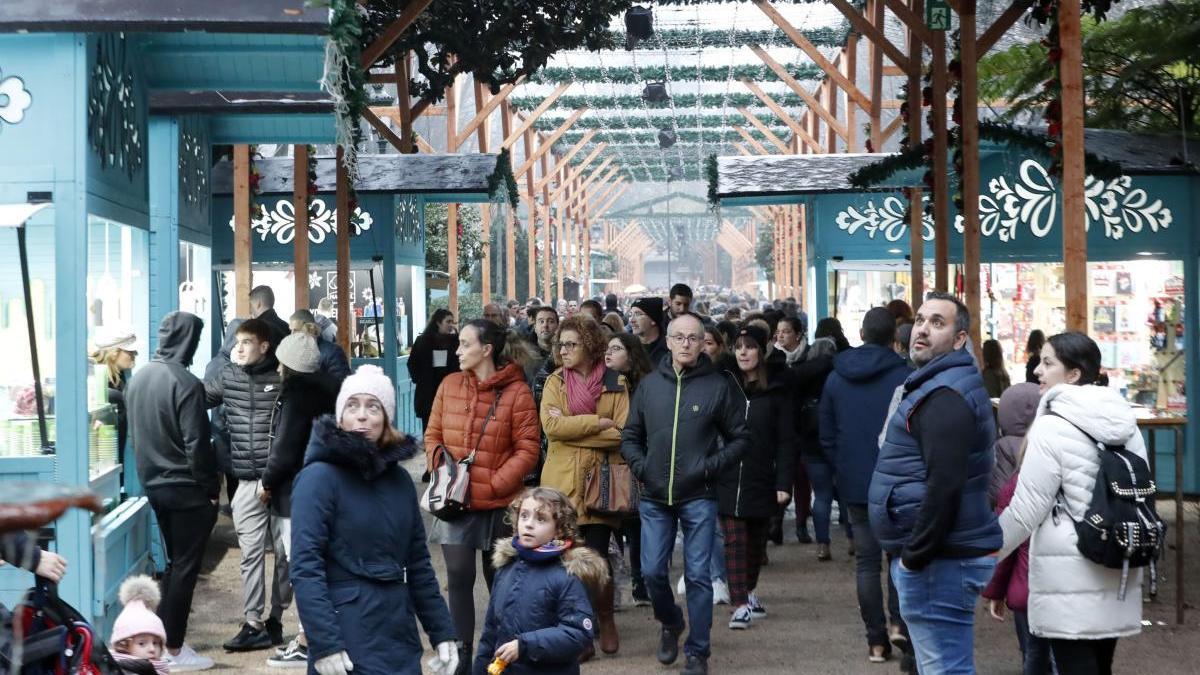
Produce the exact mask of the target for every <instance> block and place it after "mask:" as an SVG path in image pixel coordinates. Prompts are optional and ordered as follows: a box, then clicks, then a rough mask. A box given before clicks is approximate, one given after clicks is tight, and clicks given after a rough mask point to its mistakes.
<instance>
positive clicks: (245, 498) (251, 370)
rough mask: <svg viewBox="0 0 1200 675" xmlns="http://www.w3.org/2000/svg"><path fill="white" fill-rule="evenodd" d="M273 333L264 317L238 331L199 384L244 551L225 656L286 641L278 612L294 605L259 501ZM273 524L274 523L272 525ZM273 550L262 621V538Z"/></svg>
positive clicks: (272, 392)
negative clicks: (218, 419) (221, 450)
mask: <svg viewBox="0 0 1200 675" xmlns="http://www.w3.org/2000/svg"><path fill="white" fill-rule="evenodd" d="M270 339H271V329H270V327H269V326H267V324H266V323H264V322H263V321H262V320H261V319H248V320H247V321H245V322H243V323H242V324H241V325H240V326H238V328H237V332H236V340H237V341H236V342H235V343H234V347H233V351H232V352H231V353H230V363H227V364H225V366H224V367H222V368H221V369H220V370H219V371H217V372H216V373H215V374H214V375H213V377H211V378H208V379H206V380H205V382H204V388H205V390H206V398H207V401H208V405H209V407H212V406H216V405H218V404H221V403H224V410H225V412H224V416H225V426H226V427H227V428H228V429H229V440H230V457H231V459H232V464H233V475H234V476H235V477H236V478H237V480H238V486H237V491H236V492H235V493H234V495H233V502H232V503H231V506H232V507H233V526H234V529H235V530H236V532H237V537H238V547H239V548H241V550H242V563H241V572H242V600H243V603H244V612H245V623H244V624H243V625H242V628H241V630H240V631H238V634H237V635H236V636H234V637H233V638H232V639H231V640H229V641H228V642H226V643H225V644H224V647H225V649H226V650H227V651H231V652H237V651H254V650H257V649H266V648H268V647H270V646H272V645H275V646H279V645H282V644H283V622H282V620H281V619H282V617H283V612H284V610H286V609H287V607H288V605H290V604H291V602H292V584H291V581H290V579H289V578H288V569H287V556H286V555H285V554H284V546H283V542H282V541H280V540H279V537H280V535H281V533H282V530H281V526H282V523H280V522H278V516H272V514H271V513H270V511H269V510H268V508H267V505H266V504H265V503H263V501H262V494H263V488H262V475H263V472H264V471H266V468H267V459H268V457H269V456H270V452H271V412H272V410H273V408H274V404H275V399H276V398H278V397H279V385H280V379H279V373H278V372H277V369H278V367H279V362H278V361H277V360H276V358H275V353H274V349H273V348H272V346H271V344H270ZM273 521H274V522H273ZM268 538H270V539H271V540H272V541H273V542H274V547H275V571H274V577H273V583H272V587H271V612H270V615H269V616H268V617H267V618H266V620H265V621H264V619H263V608H264V605H265V604H266V589H265V588H264V576H265V568H266V562H265V558H266V549H267V541H268Z"/></svg>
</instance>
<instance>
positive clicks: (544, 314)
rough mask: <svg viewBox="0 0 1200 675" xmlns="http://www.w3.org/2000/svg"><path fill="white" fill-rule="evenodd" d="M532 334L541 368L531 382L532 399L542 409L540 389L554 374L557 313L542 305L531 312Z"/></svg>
mask: <svg viewBox="0 0 1200 675" xmlns="http://www.w3.org/2000/svg"><path fill="white" fill-rule="evenodd" d="M533 334H534V336H535V337H537V342H535V343H534V346H535V347H537V350H538V357H539V358H541V360H542V367H541V368H538V373H537V376H536V377H535V378H534V380H533V398H534V400H535V402H536V403H537V406H538V408H539V409H540V408H541V407H542V388H543V387H545V386H546V378H547V377H549V376H550V373H553V372H554V352H553V349H554V336H555V335H558V312H556V311H554V308H553V307H550V306H548V305H543V306H541V307H538V308H537V309H535V310H534V312H533Z"/></svg>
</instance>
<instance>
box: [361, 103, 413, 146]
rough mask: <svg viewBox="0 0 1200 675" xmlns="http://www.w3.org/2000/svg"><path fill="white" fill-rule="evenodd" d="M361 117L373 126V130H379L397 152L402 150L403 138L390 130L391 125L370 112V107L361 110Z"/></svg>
mask: <svg viewBox="0 0 1200 675" xmlns="http://www.w3.org/2000/svg"><path fill="white" fill-rule="evenodd" d="M363 119H365V120H366V121H367V122H369V123H370V124H371V126H372V127H374V128H375V131H378V132H379V135H380V136H383V137H384V138H385V139H387V142H388V143H391V144H392V147H393V148H395V149H396V151H397V152H401V153H403V152H404V148H405V145H404V140H403V139H401V138H400V137H399V136H397V135H396V132H394V131H392V129H391V127H389V126H388V125H387V124H385V123H384V121H383V120H381V119H379V116H378V115H376V114H375V113H373V112H371V109H370V108H366V109H365V110H363ZM409 147H411V146H409Z"/></svg>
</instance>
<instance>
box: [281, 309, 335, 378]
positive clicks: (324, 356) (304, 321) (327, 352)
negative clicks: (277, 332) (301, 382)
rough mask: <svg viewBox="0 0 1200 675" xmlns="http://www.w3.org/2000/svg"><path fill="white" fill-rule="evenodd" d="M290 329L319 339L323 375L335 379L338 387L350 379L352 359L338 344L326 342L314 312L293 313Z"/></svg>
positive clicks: (305, 310)
mask: <svg viewBox="0 0 1200 675" xmlns="http://www.w3.org/2000/svg"><path fill="white" fill-rule="evenodd" d="M310 326H311V327H310ZM288 327H289V328H291V330H292V332H293V333H299V332H305V333H308V334H309V335H312V336H313V337H315V338H316V339H317V349H318V350H319V351H320V353H321V365H320V367H319V370H320V371H321V372H322V373H325V374H326V375H328V376H329V377H331V378H333V380H334V382H336V383H337V384H338V385H341V383H342V380H344V379H346V378H347V377H350V359H348V358H346V352H345V350H343V349H342V346H341V345H339V344H338V343H336V342H333V341H330V340H326V339H325V338H324V337H323V336H322V333H321V328H320V326H319V325H318V324H317V318H316V316H315V315H313V313H312V312H310V311H308V310H307V309H298V310H296V311H294V312H292V315H291V316H289V317H288Z"/></svg>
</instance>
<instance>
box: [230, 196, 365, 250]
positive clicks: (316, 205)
mask: <svg viewBox="0 0 1200 675" xmlns="http://www.w3.org/2000/svg"><path fill="white" fill-rule="evenodd" d="M233 219H234V217H233V216H230V217H229V229H231V230H232V229H234V222H233ZM374 222H375V220H374V218H372V217H371V214H370V213H368V212H366V211H363V210H362V207H355V209H354V214H353V215H352V216H350V227H351V233H350V236H352V237H357V236H358V235H360V234H362V233H363V232H365V231H367V230H369V229H371V225H372V224H373V223H374ZM250 230H251V231H252V232H257V233H258V236H259V239H260V240H261V241H266V240H267V237H275V240H276V241H277V242H279V243H280V244H290V243H292V239H293V238H295V236H296V212H295V210H294V209H293V207H292V200H290V199H280V200H279V201H277V202H275V208H274V209H267V208H265V205H264V209H263V215H261V216H259V217H258V218H255V219H254V220H252V221H250ZM335 232H337V209H330V208H329V207H327V206H326V205H325V200H323V199H313V200H312V213H311V214H310V215H309V217H308V240H309V241H311V242H312V243H314V244H320V243H322V242H324V241H325V237H326V236H328V235H331V234H334V233H335Z"/></svg>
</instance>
